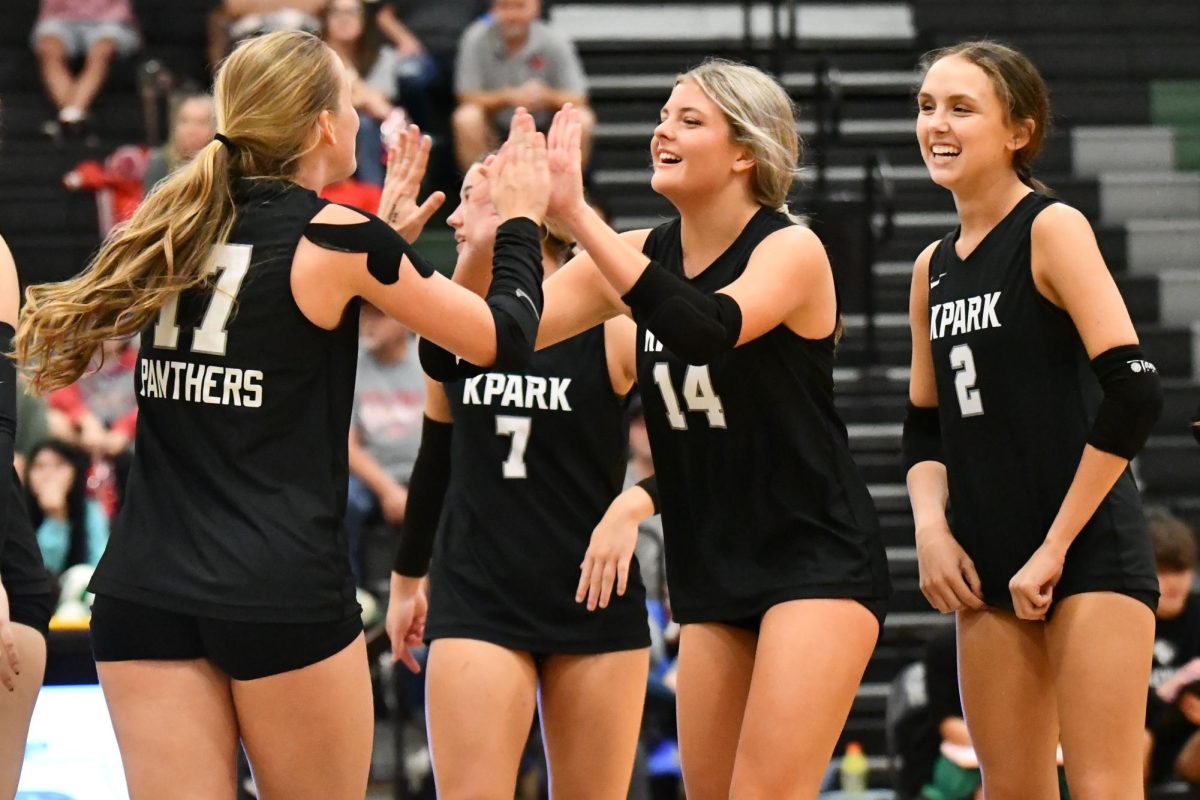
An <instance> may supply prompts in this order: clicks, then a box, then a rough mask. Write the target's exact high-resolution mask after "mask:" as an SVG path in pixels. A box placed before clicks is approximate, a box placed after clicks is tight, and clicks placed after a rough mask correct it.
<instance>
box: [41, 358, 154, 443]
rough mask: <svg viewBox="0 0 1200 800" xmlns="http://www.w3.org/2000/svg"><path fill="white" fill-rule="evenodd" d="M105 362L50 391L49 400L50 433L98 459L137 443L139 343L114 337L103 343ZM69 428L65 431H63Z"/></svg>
mask: <svg viewBox="0 0 1200 800" xmlns="http://www.w3.org/2000/svg"><path fill="white" fill-rule="evenodd" d="M101 357H102V359H103V361H102V363H100V364H95V365H93V367H94V368H93V369H92V370H91V371H89V372H86V373H84V375H83V377H82V378H80V379H79V380H78V381H76V382H75V383H73V384H71V385H70V386H67V387H64V388H62V389H57V390H55V391H53V392H51V393H50V395H49V397H48V398H47V403H48V405H49V407H50V410H51V414H52V416H53V415H54V414H58V415H60V416H61V417H65V420H66V423H67V424H66V425H65V426H64V425H63V422H62V420H61V419H56V420H52V421H51V423H50V427H51V431H52V432H53V433H54V435H56V436H61V437H62V438H65V439H66V440H67V441H68V442H69V443H70V444H74V445H76V446H78V447H80V448H81V449H83V450H84V451H86V452H87V453H88V454H90V455H91V456H92V457H93V458H114V457H116V456H119V455H121V454H123V453H125V451H127V450H128V449H129V448H130V447H131V446H132V445H133V434H134V429H135V427H136V425H137V397H136V396H135V395H134V388H133V372H134V370H135V369H136V368H137V347H136V346H134V344H133V342H132V341H131V340H126V339H110V340H109V341H107V342H105V343H104V345H103V347H102V353H101ZM64 432H65V435H64Z"/></svg>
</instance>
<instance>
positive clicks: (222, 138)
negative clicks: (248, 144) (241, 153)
mask: <svg viewBox="0 0 1200 800" xmlns="http://www.w3.org/2000/svg"><path fill="white" fill-rule="evenodd" d="M213 141H214V142H220V143H221V144H223V145H225V147H226V149H228V150H229V152H230V154H233V153H236V152H237V149H238V147H237V145H236V144H234V143H233V142H231V141H229V137H228V136H226V135H225V134H223V133H215V134H213Z"/></svg>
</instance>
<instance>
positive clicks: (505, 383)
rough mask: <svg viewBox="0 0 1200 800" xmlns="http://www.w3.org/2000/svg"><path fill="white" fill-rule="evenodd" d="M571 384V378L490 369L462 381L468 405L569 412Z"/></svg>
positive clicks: (463, 397) (465, 400)
mask: <svg viewBox="0 0 1200 800" xmlns="http://www.w3.org/2000/svg"><path fill="white" fill-rule="evenodd" d="M570 385H571V379H570V378H542V377H539V376H537V375H505V374H503V373H499V372H489V373H487V374H485V375H476V376H475V377H473V378H468V379H467V380H465V381H463V395H462V401H463V405H465V406H491V405H499V406H502V407H504V408H540V409H543V410H546V411H570V410H571V403H570V402H569V401H568V400H567V387H569V386H570Z"/></svg>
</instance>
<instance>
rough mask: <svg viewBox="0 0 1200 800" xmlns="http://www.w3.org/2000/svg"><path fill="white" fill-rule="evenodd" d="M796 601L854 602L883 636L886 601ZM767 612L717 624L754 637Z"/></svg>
mask: <svg viewBox="0 0 1200 800" xmlns="http://www.w3.org/2000/svg"><path fill="white" fill-rule="evenodd" d="M798 599H811V600H853V601H854V602H856V603H858V604H859V605H860V606H862V607H863V608H865V609H866V610H867V611H870V612H871V616H873V617H875V621H876V622H878V623H879V635H880V636H882V635H883V620H884V619H885V618H886V617H887V611H888V601H887V600H886V599H878V600H862V599H859V598H857V597H829V598H822V597H813V598H798ZM772 608H773V606H772ZM770 610H771V609H767V611H770ZM767 611H764V612H762V613H761V614H754V615H753V616H749V617H742V618H740V619H730V620H717V622H720V623H721V624H722V625H732V626H733V627H735V628H741V629H742V630H744V631H750V632H751V633H753V634H754V635H756V636H757V635H758V632H759V630H760V629H761V628H762V621H763V617H765V616H766V615H767Z"/></svg>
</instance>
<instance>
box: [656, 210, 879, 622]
mask: <svg viewBox="0 0 1200 800" xmlns="http://www.w3.org/2000/svg"><path fill="white" fill-rule="evenodd" d="M791 224H792V223H791V222H790V220H788V218H787V217H786V216H784V215H782V214H780V213H778V212H775V211H772V210H770V209H766V208H764V209H762V210H761V211H759V212H758V213H757V214H756V215H755V216H754V217H753V218H752V219H751V220H750V222H749V223H748V224H747V225H746V227H745V229H744V230H743V231H742V232H741V234H740V235H739V236H738V238H737V239H736V240H735V241H734V242H733V244H731V245H730V246H729V248H728V249H727V250H726V251H725V252H724V253H723V254H722V255H721V256H720V257H719V258H718V259H717V260H716V261H715V262H713V264H712V265H711V266H709V267H708V269H706V270H704V272H701V273H700V274H699V275H697V276H696V277H695V278H692V279H691V282H692V284H693V285H694V286H696V287H697V288H698V289H701V290H702V291H705V292H715V291H717V290H718V289H721V288H723V287H725V286H728V285H729V284H731V283H732V282H733V281H734V280H736V279H737V278H738V276H740V275H741V274H742V272H743V271H745V269H746V265H747V263H748V262H749V260H750V255H751V253H753V251H754V248H755V247H756V246H757V245H758V244H759V242H761V241H762V240H763V239H765V238H766V237H767V236H769V235H770V234H772V233H774V232H775V231H778V230H780V229H782V228H784V227H787V226H788V225H791ZM679 237H680V223H679V220H678V219H676V220H673V221H671V222H668V223H665V224H663V225H660V226H659V227H657V228H655V229H654V230H653V231H651V232H650V235H649V237H648V238H647V239H646V244H645V246H644V248H643V250H644V252H645V253H646V255H648V256H650V257H651V258H652V259H654V260H656V261H658V262H659V263H660V264H662V265H663V267H665V268H666V269H668V270H671V271H672V272H675V273H676V274H679V275H683V274H684V273H683V249H682V244H681V243H680V238H679ZM833 360H834V338H833V336H832V335H831V336H829V337H826V338H824V339H818V340H812V339H805V338H803V337H801V336H798V335H796V334H795V333H794V332H793V331H792V330H791V329H789V328H788V327H787V326H786V325H782V324H781V325H779V326H777V327H776V328H775V329H773V330H771V331H769V332H768V333H766V334H764V335H762V336H760V337H758V338H757V339H755V340H753V341H751V342H747V343H746V344H744V345H742V346H740V347H737V348H735V349H733V350H731V351H729V352H727V353H724V354H723V355H721V356H719V357H718V358H717V359H715V360H714V361H713V362H712V363H711V364H708V365H705V366H693V365H689V364H687V363H685V362H683V361H682V360H681V359H679V358H678V357H676V356H675V355H673V354H672V353H671V352H670V350H668V349H667V348H666V347H664V346H663V345H662V343H661V342H659V341H658V339H657V338H656V337H655V336H654V332H653V331H650V330H647V329H646V328H644V327H643V326H641V325H639V326H638V348H637V361H638V384H639V385H640V386H641V387H642V402H643V405H644V408H645V413H646V427H647V431H648V433H649V435H650V446H651V451H652V452H653V454H654V465H655V470H656V473H657V476H658V487H659V496H660V505H661V509H662V520H663V535H664V537H665V540H666V555H667V581H668V586H669V589H670V594H671V610H672V613H673V615H674V616H675V618H676V619H677V620H678V621H680V622H705V621H721V620H726V621H729V620H735V619H740V618H745V617H750V616H754V615H757V614H761V613H763V612H765V611H766V610H767V609H768V608H770V607H771V606H772V605H775V604H776V603H779V602H783V601H786V600H793V599H800V598H814V597H828V598H843V597H849V598H858V599H862V600H868V599H881V598H885V597H887V596H888V595H889V594H890V591H891V589H890V584H889V581H888V573H887V559H886V557H885V555H884V550H883V545H882V542H881V539H880V536H879V530H878V523H877V521H876V518H875V509H874V506H873V505H872V503H871V497H870V495H869V494H868V492H867V487H866V484H865V483H864V482H863V480H862V477H861V476H860V475H859V472H858V469H857V468H856V467H855V465H854V462H853V461H852V460H851V458H850V448H849V444H848V441H847V436H846V426H845V425H844V424H843V423H842V421H841V419H840V418H839V417H838V415H837V412H836V410H835V409H834V404H833Z"/></svg>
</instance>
